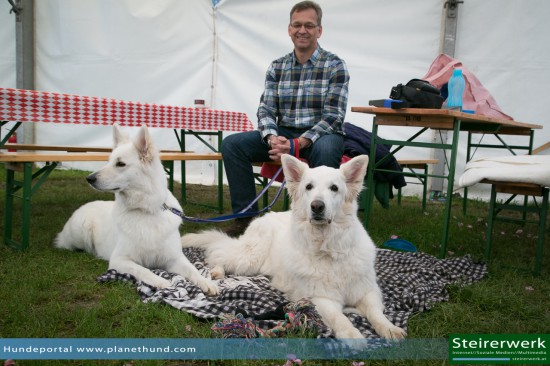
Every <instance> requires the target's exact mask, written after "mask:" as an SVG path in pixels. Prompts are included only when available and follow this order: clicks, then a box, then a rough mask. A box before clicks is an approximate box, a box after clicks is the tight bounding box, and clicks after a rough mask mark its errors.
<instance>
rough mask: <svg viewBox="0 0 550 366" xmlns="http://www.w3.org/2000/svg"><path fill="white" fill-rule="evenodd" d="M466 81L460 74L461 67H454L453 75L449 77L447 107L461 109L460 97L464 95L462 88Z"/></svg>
mask: <svg viewBox="0 0 550 366" xmlns="http://www.w3.org/2000/svg"><path fill="white" fill-rule="evenodd" d="M465 87H466V81H465V80H464V76H463V75H462V70H461V69H454V70H453V75H452V76H451V78H450V79H449V84H448V89H449V96H448V97H447V108H448V109H459V110H462V97H463V96H464V88H465Z"/></svg>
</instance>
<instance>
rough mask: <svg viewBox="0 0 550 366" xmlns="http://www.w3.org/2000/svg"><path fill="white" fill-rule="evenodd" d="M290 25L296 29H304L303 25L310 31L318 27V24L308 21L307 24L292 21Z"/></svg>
mask: <svg viewBox="0 0 550 366" xmlns="http://www.w3.org/2000/svg"><path fill="white" fill-rule="evenodd" d="M290 26H291V27H292V28H293V29H295V30H300V29H302V27H304V28H305V29H306V30H308V31H311V30H314V29H315V28H317V27H318V25H317V24H313V23H306V24H302V23H292V24H290Z"/></svg>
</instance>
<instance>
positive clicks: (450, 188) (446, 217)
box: [440, 120, 460, 258]
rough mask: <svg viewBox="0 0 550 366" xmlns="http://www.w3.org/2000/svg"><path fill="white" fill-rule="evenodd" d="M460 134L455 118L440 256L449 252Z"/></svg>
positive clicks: (458, 122) (442, 256)
mask: <svg viewBox="0 0 550 366" xmlns="http://www.w3.org/2000/svg"><path fill="white" fill-rule="evenodd" d="M459 134H460V120H455V123H454V129H453V142H452V146H451V160H450V162H449V175H448V176H447V197H446V200H445V212H444V214H443V233H442V237H441V253H440V257H441V258H445V256H446V254H447V241H448V240H449V223H450V219H451V209H452V203H453V186H454V181H455V169H456V156H457V153H458V137H459Z"/></svg>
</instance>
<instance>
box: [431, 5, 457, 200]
mask: <svg viewBox="0 0 550 366" xmlns="http://www.w3.org/2000/svg"><path fill="white" fill-rule="evenodd" d="M462 3H464V1H457V0H444V3H443V34H442V36H441V44H440V53H444V54H446V55H449V56H451V57H454V55H455V45H456V29H457V22H458V5H459V4H462ZM432 142H434V143H440V144H446V143H447V131H443V130H433V132H432ZM432 158H433V159H437V160H438V161H439V163H437V164H435V165H434V167H433V174H434V175H440V176H444V175H445V174H444V173H445V161H446V159H445V150H440V149H438V150H433V151H432ZM443 183H444V179H442V178H432V179H431V185H430V190H431V192H432V197H433V198H437V197H438V196H440V195H441V194H442V192H445V189H444V187H443Z"/></svg>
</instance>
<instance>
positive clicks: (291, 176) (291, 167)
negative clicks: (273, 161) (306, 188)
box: [281, 154, 308, 183]
mask: <svg viewBox="0 0 550 366" xmlns="http://www.w3.org/2000/svg"><path fill="white" fill-rule="evenodd" d="M281 163H282V164H283V171H284V172H285V178H286V180H287V182H288V183H291V182H300V181H301V180H302V176H303V175H304V171H305V170H306V169H307V168H308V165H307V164H306V163H304V162H302V161H300V160H299V159H296V158H295V157H294V156H292V155H288V154H284V155H283V156H281Z"/></svg>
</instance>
